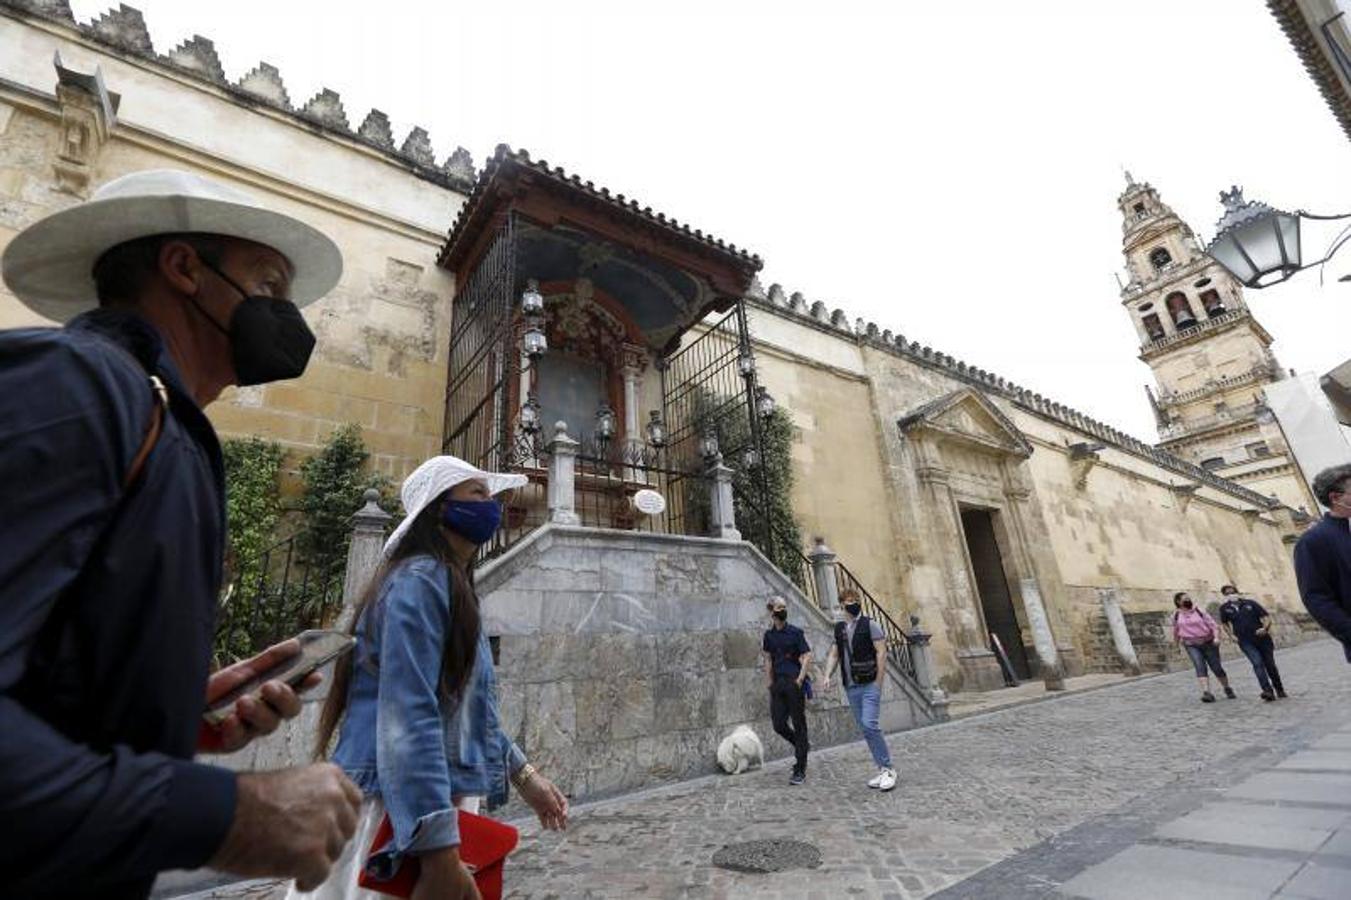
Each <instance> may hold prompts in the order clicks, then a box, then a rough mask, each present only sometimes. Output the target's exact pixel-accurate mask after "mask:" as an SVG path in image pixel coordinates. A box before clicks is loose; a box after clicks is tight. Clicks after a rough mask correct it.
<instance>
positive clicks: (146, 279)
mask: <svg viewBox="0 0 1351 900" xmlns="http://www.w3.org/2000/svg"><path fill="white" fill-rule="evenodd" d="M341 271H342V257H341V254H340V253H339V252H338V248H337V246H336V245H334V244H333V242H332V241H331V240H329V239H328V238H327V237H325V236H324V235H322V234H320V233H319V232H318V231H316V230H315V229H313V228H311V227H310V226H308V225H306V224H305V223H303V222H300V221H299V220H297V219H293V218H291V217H290V216H283V215H281V214H279V213H275V212H272V211H270V210H267V209H265V208H263V207H262V206H260V205H259V204H258V203H257V202H256V201H254V200H253V199H252V198H251V197H249V196H248V195H247V194H244V193H242V192H240V191H238V190H235V189H233V188H230V187H227V186H226V185H223V184H219V183H217V182H214V181H210V180H208V179H205V178H201V177H199V176H196V175H192V174H189V173H187V172H178V171H171V170H160V171H150V172H136V173H133V174H131V175H126V176H124V177H122V178H119V179H116V180H115V181H112V182H109V183H108V184H106V185H104V186H102V187H101V188H99V189H98V191H96V192H95V194H94V197H93V199H92V200H91V201H90V202H88V203H83V204H79V205H76V206H72V207H69V208H67V209H64V210H62V211H60V212H57V213H55V214H53V215H51V216H48V217H47V218H45V219H42V220H41V221H39V222H36V223H35V224H33V225H31V226H29V227H28V228H27V229H25V230H24V231H22V232H20V233H19V234H18V235H16V236H15V237H14V238H13V240H11V241H10V242H9V243H8V245H7V246H6V247H5V251H4V256H3V259H0V272H3V276H4V280H5V284H6V286H7V287H8V288H9V289H10V291H12V292H13V294H14V295H15V296H16V297H18V298H19V300H20V301H22V302H23V303H24V304H25V305H26V306H28V307H29V308H30V309H31V310H33V311H34V312H36V313H38V314H39V315H42V316H44V317H46V318H47V319H50V320H53V321H55V322H59V323H63V324H64V327H61V328H51V327H47V328H24V329H16V330H13V331H6V332H0V448H3V451H0V495H3V497H4V515H3V516H0V821H3V822H4V823H5V825H4V840H3V841H0V895H3V896H4V897H5V898H6V900H15V898H30V897H61V898H85V897H90V898H92V897H97V898H100V900H138V898H144V897H145V896H146V895H147V894H149V892H150V889H151V885H152V883H153V881H154V878H155V874H156V873H157V872H159V871H162V870H165V869H190V868H196V867H198V866H203V865H210V866H211V867H213V868H217V869H220V870H223V871H227V872H232V873H235V874H239V875H250V876H254V875H259V876H261V875H276V876H298V877H300V878H301V879H302V880H303V881H304V882H305V883H306V884H317V883H319V882H320V881H322V880H323V878H324V876H325V874H326V873H327V871H328V868H329V866H330V865H331V864H332V862H333V860H334V859H336V858H337V856H338V855H339V854H340V853H341V852H342V848H343V845H344V844H345V843H346V842H347V840H348V839H349V838H350V837H351V835H352V832H353V829H354V828H355V827H356V821H357V813H358V810H359V807H360V803H361V792H360V791H358V790H357V789H356V787H355V786H354V785H352V784H351V782H349V781H348V780H347V779H346V778H345V777H344V776H343V775H342V773H341V772H340V771H339V770H338V769H337V768H336V767H334V766H330V765H327V764H323V765H315V766H307V767H303V768H298V769H289V770H286V771H283V772H259V773H249V774H236V773H234V772H232V771H229V770H228V769H225V768H221V767H217V766H210V765H204V764H201V763H197V762H194V761H193V759H192V757H193V754H194V753H195V752H197V751H200V750H214V751H229V750H235V749H238V748H240V747H242V746H243V745H244V744H246V743H247V742H248V741H249V740H251V739H252V738H253V737H255V736H257V735H259V734H266V733H267V732H269V731H271V730H273V729H275V728H276V727H277V725H278V723H279V721H280V719H282V718H286V717H290V716H294V715H296V714H297V713H299V711H300V701H299V698H298V697H297V696H296V694H295V692H294V691H293V690H292V689H291V688H289V687H287V686H286V685H284V684H282V683H280V682H271V683H269V684H267V685H266V686H265V687H264V688H263V690H262V695H261V698H259V699H253V698H250V697H245V698H243V699H241V700H239V701H237V703H236V705H235V712H234V714H233V715H232V716H230V717H229V718H227V719H226V721H225V723H224V724H223V725H222V726H221V727H220V728H217V729H213V728H209V727H205V726H204V725H203V719H202V712H203V710H204V708H205V706H206V704H207V702H208V701H210V700H212V699H214V698H216V697H219V696H222V695H224V694H225V693H227V692H228V691H229V690H230V689H231V688H232V687H233V686H235V685H237V684H241V683H243V682H246V681H248V680H249V678H250V677H251V676H252V675H253V674H254V672H255V670H257V671H260V672H262V671H266V670H267V669H268V668H269V666H270V664H272V663H275V662H279V661H282V660H284V659H285V658H287V657H288V656H291V655H294V654H295V653H297V652H299V650H300V647H299V644H297V643H295V642H290V644H289V645H279V646H278V647H277V648H273V649H272V650H270V651H268V652H266V653H264V654H262V655H261V656H260V657H257V658H255V659H254V660H250V661H247V662H245V663H243V664H241V665H237V666H232V667H229V668H227V669H223V670H221V671H219V672H217V673H215V674H214V675H212V674H210V673H209V668H210V664H211V649H212V634H213V630H214V621H215V615H216V604H217V597H218V595H219V591H220V584H221V564H222V556H223V550H224V542H225V486H224V481H223V478H224V472H223V465H222V460H221V451H220V445H219V443H218V442H217V440H216V433H215V431H214V430H213V429H212V427H211V423H210V421H208V420H207V417H206V415H205V414H204V413H203V412H202V409H203V407H205V406H206V405H207V404H208V403H210V402H211V401H212V400H215V399H216V397H217V395H219V394H220V392H221V390H222V389H224V388H225V387H226V386H227V385H231V384H262V383H264V382H269V381H276V380H279V379H284V378H294V377H296V376H298V375H299V374H300V373H301V371H303V370H304V368H305V364H306V362H307V361H308V359H309V355H310V350H311V349H312V347H313V346H314V335H313V334H312V333H311V332H310V331H309V329H308V328H307V327H306V325H305V321H304V319H303V318H302V317H301V315H300V312H299V310H298V308H297V306H296V303H306V302H309V301H313V300H316V299H318V298H319V297H321V296H322V295H323V294H325V293H327V292H328V291H329V289H331V288H332V287H333V286H334V284H335V283H336V282H337V280H338V276H339V274H340V273H341ZM293 300H294V301H295V302H292V301H293Z"/></svg>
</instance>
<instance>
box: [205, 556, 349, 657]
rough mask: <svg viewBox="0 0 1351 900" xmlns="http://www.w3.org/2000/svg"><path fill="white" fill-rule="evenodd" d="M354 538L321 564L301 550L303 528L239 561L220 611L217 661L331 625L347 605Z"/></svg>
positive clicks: (262, 648)
mask: <svg viewBox="0 0 1351 900" xmlns="http://www.w3.org/2000/svg"><path fill="white" fill-rule="evenodd" d="M349 539H350V535H349V536H348V537H347V538H344V540H343V542H342V545H341V546H340V547H337V548H334V550H333V552H332V553H330V554H325V556H326V561H324V562H320V563H317V564H312V563H311V562H310V560H308V559H307V558H306V557H305V554H304V553H302V552H301V546H302V545H303V543H304V534H303V533H301V534H293V535H291V536H290V537H287V538H283V539H282V540H280V541H278V542H277V543H275V544H273V545H272V546H271V547H268V548H267V549H266V550H264V551H262V552H261V553H259V554H258V555H257V556H255V557H253V558H252V559H246V560H241V561H237V562H236V563H235V564H234V566H233V567H232V569H233V571H232V573H231V574H230V578H229V581H228V582H227V583H226V585H225V588H224V590H223V591H222V599H221V602H220V606H219V608H218V611H217V614H216V634H215V655H216V661H217V662H218V663H219V664H222V665H225V664H228V663H231V662H235V661H237V660H240V659H247V658H248V657H250V656H253V655H255V654H257V653H260V652H262V651H263V650H265V649H267V648H268V647H270V646H271V645H273V644H275V643H277V642H278V641H282V640H285V639H286V638H289V637H291V636H293V635H295V634H297V633H298V632H301V631H304V630H305V629H307V628H321V627H325V626H327V625H329V624H331V623H332V622H333V620H334V619H335V618H336V617H337V615H338V613H339V612H340V611H341V610H342V602H343V597H342V589H343V576H344V574H345V572H346V564H347V540H349Z"/></svg>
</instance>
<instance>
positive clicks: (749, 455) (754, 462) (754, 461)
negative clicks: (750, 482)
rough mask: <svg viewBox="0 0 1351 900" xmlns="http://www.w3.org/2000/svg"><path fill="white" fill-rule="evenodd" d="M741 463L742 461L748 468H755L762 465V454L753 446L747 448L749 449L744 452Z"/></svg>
mask: <svg viewBox="0 0 1351 900" xmlns="http://www.w3.org/2000/svg"><path fill="white" fill-rule="evenodd" d="M741 463H742V465H744V466H745V467H746V468H747V469H754V468H755V467H756V466H758V465H760V454H759V452H758V451H756V450H755V449H754V448H752V449H750V450H747V451H746V452H745V453H744V454H742V456H741Z"/></svg>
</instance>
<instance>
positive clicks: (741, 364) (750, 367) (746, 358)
mask: <svg viewBox="0 0 1351 900" xmlns="http://www.w3.org/2000/svg"><path fill="white" fill-rule="evenodd" d="M736 367H737V371H739V372H740V373H741V377H742V378H750V377H751V376H752V375H754V374H755V356H754V354H752V353H751V351H750V348H749V347H747V348H746V349H744V350H742V351H741V355H740V356H738V357H737V359H736Z"/></svg>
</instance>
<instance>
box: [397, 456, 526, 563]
mask: <svg viewBox="0 0 1351 900" xmlns="http://www.w3.org/2000/svg"><path fill="white" fill-rule="evenodd" d="M475 479H477V480H479V481H482V482H484V483H485V484H487V485H488V493H489V494H492V495H493V496H494V497H496V496H497V495H498V494H500V493H502V492H503V491H510V490H515V489H516V488H519V487H524V486H525V483H526V482H527V481H528V480H529V479H527V478H526V477H525V476H524V475H508V474H505V473H502V472H485V471H483V470H482V469H480V468H478V467H477V466H471V465H470V464H469V463H467V462H465V461H464V460H462V459H460V458H459V457H458V456H433V457H432V458H431V459H429V460H427V461H426V462H425V463H423V464H422V465H420V466H418V467H417V468H416V469H414V470H413V473H412V474H411V475H409V476H408V477H407V478H405V479H404V480H403V486H402V487H401V488H399V499H400V500H402V501H403V509H404V512H406V513H407V514H408V515H407V517H406V518H405V519H404V520H403V521H402V522H400V523H399V527H398V528H395V529H394V533H393V534H391V535H390V536H389V540H387V541H385V547H384V550H382V551H381V554H380V555H381V557H382V558H385V559H387V558H389V555H390V554H391V553H393V552H394V548H395V547H397V546H399V542H400V541H401V540H403V536H404V535H405V534H407V533H408V529H409V528H411V527H412V526H413V521H414V520H415V519H417V517H418V516H419V515H421V514H422V511H423V510H424V509H426V508H427V507H428V506H429V505H430V504H431V503H432V501H434V500H435V499H436V498H437V497H440V496H441V495H442V494H444V493H445V492H446V491H448V490H450V489H451V488H453V487H455V485H457V484H461V483H463V482H466V481H474V480H475Z"/></svg>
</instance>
